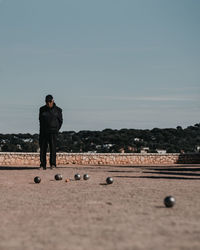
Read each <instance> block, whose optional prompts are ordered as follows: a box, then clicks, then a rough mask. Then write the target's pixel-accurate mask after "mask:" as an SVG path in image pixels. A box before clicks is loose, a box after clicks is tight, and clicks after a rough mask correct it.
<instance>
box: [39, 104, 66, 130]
mask: <svg viewBox="0 0 200 250" xmlns="http://www.w3.org/2000/svg"><path fill="white" fill-rule="evenodd" d="M39 121H40V135H46V134H50V133H53V134H55V133H58V131H59V129H60V128H61V126H62V123H63V117H62V109H61V108H59V107H57V106H56V104H55V103H54V104H53V107H52V108H49V107H48V106H47V105H45V106H42V107H41V108H40V113H39Z"/></svg>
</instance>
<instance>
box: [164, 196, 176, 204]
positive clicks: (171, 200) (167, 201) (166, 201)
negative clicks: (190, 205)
mask: <svg viewBox="0 0 200 250" xmlns="http://www.w3.org/2000/svg"><path fill="white" fill-rule="evenodd" d="M175 202H176V200H175V198H174V197H173V196H167V197H165V199H164V204H165V206H166V207H173V206H174V205H175Z"/></svg>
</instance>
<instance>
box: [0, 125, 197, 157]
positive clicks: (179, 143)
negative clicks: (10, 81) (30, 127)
mask: <svg viewBox="0 0 200 250" xmlns="http://www.w3.org/2000/svg"><path fill="white" fill-rule="evenodd" d="M143 148H146V149H147V151H148V152H149V153H155V152H157V150H158V149H162V150H166V152H167V153H181V152H182V153H190V152H195V151H197V150H199V148H200V123H198V124H195V125H194V126H189V127H187V128H185V129H183V128H182V127H181V126H178V127H176V128H165V129H161V128H153V129H151V130H150V129H143V130H142V129H119V130H117V129H104V130H102V131H90V130H81V131H79V132H75V131H63V132H60V133H59V135H58V142H57V151H58V152H73V153H80V152H97V153H119V152H125V153H139V152H141V150H142V149H143ZM0 149H1V151H2V152H38V151H39V135H38V134H29V133H26V134H21V133H20V134H0Z"/></svg>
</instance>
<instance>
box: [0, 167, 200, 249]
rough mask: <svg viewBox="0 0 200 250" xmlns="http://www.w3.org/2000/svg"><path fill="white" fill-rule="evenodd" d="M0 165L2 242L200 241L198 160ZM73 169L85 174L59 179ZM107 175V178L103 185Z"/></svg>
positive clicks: (163, 244)
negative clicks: (169, 204)
mask: <svg viewBox="0 0 200 250" xmlns="http://www.w3.org/2000/svg"><path fill="white" fill-rule="evenodd" d="M0 173H1V175H0V190H1V196H0V197H1V198H0V202H1V203H0V209H1V210H0V216H1V217H0V220H1V224H0V249H1V250H4V249H6V250H7V249H8V250H9V249H13V250H37V249H42V250H45V249H47V250H55V249H56V250H61V249H69V250H73V249H75V250H79V249H81V250H82V249H87V250H90V249H95V250H96V249H97V250H98V249H104V250H106V249H113V250H114V249H115V250H118V249H119V250H122V249H126V250H129V249H136V250H137V249H138V250H139V249H145V250H148V249H152V250H155V249H159V250H164V249H170V250H172V249H176V250H177V249H181V250H188V249H192V250H195V249H200V165H187V166H186V165H184V166H173V167H167V166H165V167H153V166H152V167H150V166H149V167H133V166H130V167H129V166H127V167H122V166H121V167H120V166H116V167H113V166H112V167H111V166H110V167H109V166H101V167H99V166H87V167H86V166H85V167H84V166H67V167H60V168H58V169H56V170H50V169H47V170H46V171H44V170H38V169H36V168H30V167H0ZM56 173H60V174H62V175H63V180H62V181H55V180H54V175H55V174H56ZM76 173H80V174H81V175H83V174H84V173H88V174H89V175H90V179H89V180H88V181H84V180H81V181H74V180H71V181H70V182H65V179H66V178H70V179H73V177H74V174H76ZM37 175H39V176H40V177H41V179H42V181H41V183H40V184H35V183H34V181H33V179H34V177H35V176H37ZM108 176H112V177H113V178H114V183H113V184H112V185H105V180H106V177H108ZM167 195H173V196H174V197H175V198H176V205H175V206H174V207H173V208H165V206H164V204H163V199H164V198H165V197H166V196H167Z"/></svg>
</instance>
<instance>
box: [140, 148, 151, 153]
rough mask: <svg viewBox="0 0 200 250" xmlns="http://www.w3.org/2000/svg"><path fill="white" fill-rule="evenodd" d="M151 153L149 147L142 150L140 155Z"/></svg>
mask: <svg viewBox="0 0 200 250" xmlns="http://www.w3.org/2000/svg"><path fill="white" fill-rule="evenodd" d="M148 152H149V147H143V148H141V150H140V153H141V154H147V153H148Z"/></svg>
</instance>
